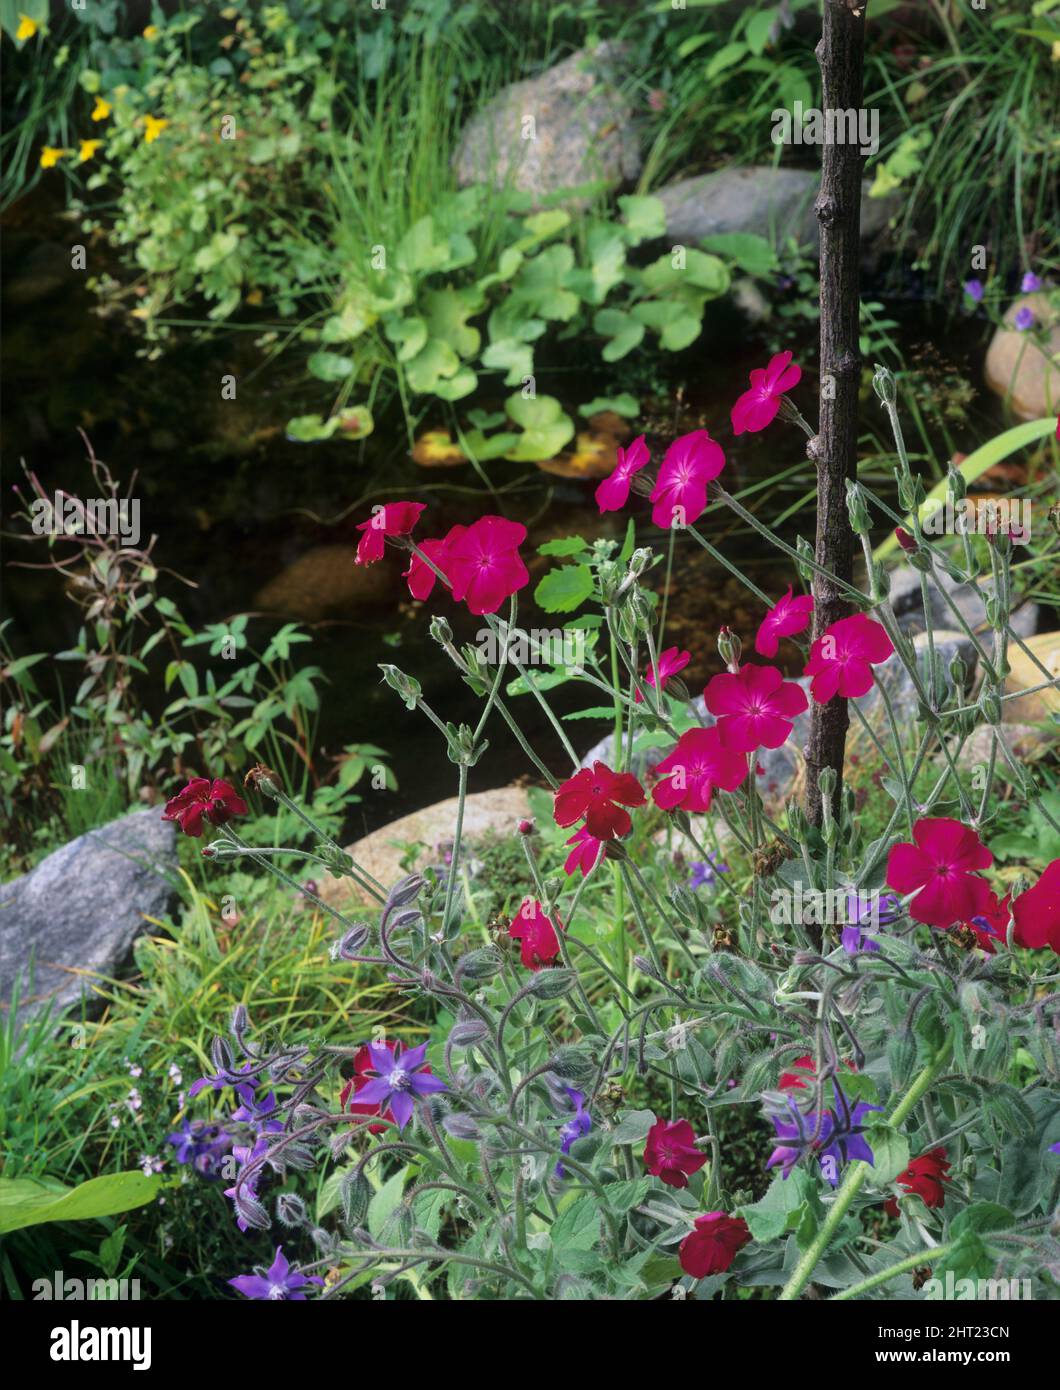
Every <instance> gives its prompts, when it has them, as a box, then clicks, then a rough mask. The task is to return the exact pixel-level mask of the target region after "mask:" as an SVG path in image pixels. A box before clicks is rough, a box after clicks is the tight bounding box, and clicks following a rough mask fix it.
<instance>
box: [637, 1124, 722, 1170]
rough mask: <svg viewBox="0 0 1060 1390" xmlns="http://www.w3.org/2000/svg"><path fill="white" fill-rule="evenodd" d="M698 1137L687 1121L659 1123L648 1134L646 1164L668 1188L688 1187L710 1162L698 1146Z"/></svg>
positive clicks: (645, 1153) (645, 1149) (645, 1150)
mask: <svg viewBox="0 0 1060 1390" xmlns="http://www.w3.org/2000/svg"><path fill="white" fill-rule="evenodd" d="M695 1138H696V1133H695V1130H694V1129H693V1128H692V1126H691V1125H690V1124H689V1123H688V1121H687V1120H656V1121H655V1123H654V1124H653V1125H652V1127H651V1129H650V1130H649V1131H648V1142H647V1143H646V1145H645V1147H644V1163H645V1166H646V1167H647V1169H648V1172H649V1173H650V1174H651V1175H652V1177H654V1178H661V1179H662V1181H663V1182H664V1183H666V1185H667V1187H687V1186H688V1179H689V1177H690V1175H691V1174H692V1173H698V1172H699V1170H700V1168H702V1167H703V1165H704V1163H706V1161H707V1156H706V1154H705V1153H700V1151H699V1149H697V1148H696V1145H695Z"/></svg>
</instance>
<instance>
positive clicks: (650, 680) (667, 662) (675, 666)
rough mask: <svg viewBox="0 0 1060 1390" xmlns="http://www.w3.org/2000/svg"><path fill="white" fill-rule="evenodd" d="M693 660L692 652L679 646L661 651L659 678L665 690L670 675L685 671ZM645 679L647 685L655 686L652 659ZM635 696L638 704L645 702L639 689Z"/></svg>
mask: <svg viewBox="0 0 1060 1390" xmlns="http://www.w3.org/2000/svg"><path fill="white" fill-rule="evenodd" d="M691 660H692V653H691V652H683V651H680V650H679V649H678V648H677V647H667V648H666V650H665V651H662V652H660V653H659V656H658V666H659V679H660V680H661V681H662V684H663V689H664V690H665V689H666V682H667V681H668V680H669V679H670V677H671V676H676V675H677V673H678V671H683V670H684V669H685V667H686V666H687V665H688V663H689V662H690V661H691ZM644 681H645V684H646V685H650V686H653V687H654V685H655V667H654V666H652V664H651V662H650V661H649V662H648V669H647V670H646V671H645V673H644ZM633 698H634V699H635V700H636V702H637V704H638V705H639V704H643V702H644V696H643V695H642V694H641V693H640V691H639V690H638V691H636V693H635V694H634V697H633Z"/></svg>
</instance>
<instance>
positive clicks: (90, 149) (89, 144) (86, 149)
mask: <svg viewBox="0 0 1060 1390" xmlns="http://www.w3.org/2000/svg"><path fill="white" fill-rule="evenodd" d="M102 144H103V141H102V140H82V141H81V150H80V153H79V156H78V160H77V162H78V164H84V162H85V160H86V159H91V158H92V156H93V155H94V154H95V153H96V151H97V150H98V149H99V147H100V145H102Z"/></svg>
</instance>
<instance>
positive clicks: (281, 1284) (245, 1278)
mask: <svg viewBox="0 0 1060 1390" xmlns="http://www.w3.org/2000/svg"><path fill="white" fill-rule="evenodd" d="M228 1282H229V1283H230V1284H231V1285H232V1287H233V1288H234V1289H236V1290H237V1291H238V1292H239V1293H241V1294H243V1295H244V1297H245V1298H263V1299H270V1300H272V1301H274V1302H275V1301H276V1300H287V1301H289V1302H291V1303H298V1302H301V1303H304V1302H305V1294H304V1293H303V1292H302V1290H303V1289H304V1288H305V1287H306V1285H307V1284H323V1283H324V1281H323V1279H321V1278H319V1277H318V1276H317V1275H316V1274H300V1273H299V1272H298V1270H297V1269H292V1268H291V1266H290V1264H289V1263H288V1261H287V1259H286V1257H285V1255H284V1253H283V1246H282V1245H278V1246H277V1247H276V1256H275V1258H274V1259H273V1262H272V1264H271V1265H270V1266H269V1268H268V1269H259V1270H258V1272H257V1273H255V1274H237V1275H236V1277H235V1278H234V1279H229V1281H228Z"/></svg>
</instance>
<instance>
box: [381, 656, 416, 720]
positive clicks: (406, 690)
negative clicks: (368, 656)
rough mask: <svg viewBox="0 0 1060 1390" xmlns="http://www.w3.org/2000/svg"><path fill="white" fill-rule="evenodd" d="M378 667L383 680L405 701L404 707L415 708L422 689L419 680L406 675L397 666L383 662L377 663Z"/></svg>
mask: <svg viewBox="0 0 1060 1390" xmlns="http://www.w3.org/2000/svg"><path fill="white" fill-rule="evenodd" d="M379 669H380V671H382V673H383V680H384V681H385V682H386V683H387V685H389V686H390V688H391V690H396V691H397V693H398V694H399V695H400V696H401V698H402V699H403V700H404V701H405V708H406V709H415V708H416V705H417V704H418V703H419V698H420V695H421V694H422V691H423V687H422V686H421V685H420V683H419V681H418V680H416V679H415V677H413V676H407V675H406V674H405V672H404V671H402V670H399V668H398V667H397V666H391V665H389V664H387V663H385V662H380V663H379Z"/></svg>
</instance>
